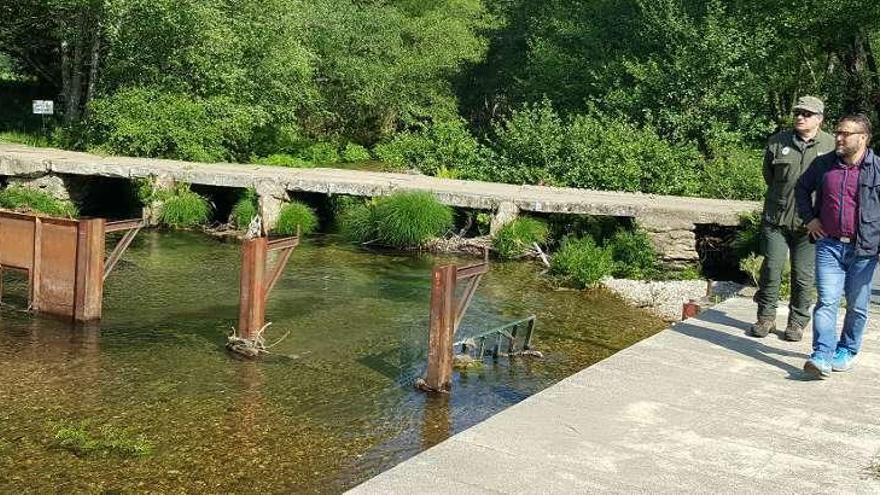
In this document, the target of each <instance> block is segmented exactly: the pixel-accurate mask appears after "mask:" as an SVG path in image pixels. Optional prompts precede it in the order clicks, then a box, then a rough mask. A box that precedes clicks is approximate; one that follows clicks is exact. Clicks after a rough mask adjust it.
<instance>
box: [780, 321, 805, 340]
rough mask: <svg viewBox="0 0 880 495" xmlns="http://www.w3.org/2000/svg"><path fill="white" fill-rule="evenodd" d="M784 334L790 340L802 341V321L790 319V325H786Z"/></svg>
mask: <svg viewBox="0 0 880 495" xmlns="http://www.w3.org/2000/svg"><path fill="white" fill-rule="evenodd" d="M782 336H783V337H785V340H787V341H789V342H800V341H801V339H803V338H804V327H803V325H801V324H800V323H797V322H795V321H790V322H788V326H786V327H785V333H784V334H782Z"/></svg>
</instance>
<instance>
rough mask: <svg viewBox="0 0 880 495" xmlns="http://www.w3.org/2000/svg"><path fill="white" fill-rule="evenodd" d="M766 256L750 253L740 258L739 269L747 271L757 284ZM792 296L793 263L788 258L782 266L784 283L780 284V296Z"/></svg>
mask: <svg viewBox="0 0 880 495" xmlns="http://www.w3.org/2000/svg"><path fill="white" fill-rule="evenodd" d="M763 263H764V257H763V256H761V255H758V254H754V253H752V254H750V255H748V256H746V257H745V258H743V259H742V260H740V262H739V269H740V270H742V271H744V272H746V273H747V274H748V276H749V278H750V279H751V281H752V283H753V284H754V285H755V286H757V285H758V280H759V279H760V277H761V265H762V264H763ZM790 296H791V263H790V262H789V261H788V260H786V261H785V265H784V266H783V268H782V283H781V284H780V285H779V297H780V298H781V299H788V298H789V297H790Z"/></svg>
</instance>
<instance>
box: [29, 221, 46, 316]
mask: <svg viewBox="0 0 880 495" xmlns="http://www.w3.org/2000/svg"><path fill="white" fill-rule="evenodd" d="M33 240H34V245H33V250H34V254H33V258H32V259H33V261H32V264H31V266H30V269H29V270H28V294H29V297H30V301H29V305H28V310H30V311H39V310H40V307H39V306H40V305H39V300H40V285H41V281H42V280H41V279H42V274H43V271H42V264H43V263H42V260H43V222H42V221H41V220H40V217H34V236H33Z"/></svg>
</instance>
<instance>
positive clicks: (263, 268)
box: [238, 235, 299, 339]
mask: <svg viewBox="0 0 880 495" xmlns="http://www.w3.org/2000/svg"><path fill="white" fill-rule="evenodd" d="M297 246H299V236H298V235H297V236H296V237H285V238H283V239H273V240H271V241H269V240H268V239H267V238H265V237H257V238H254V239H247V240H245V241H244V242H243V243H242V246H241V280H240V286H239V287H240V292H239V308H238V330H239V334H240V335H241V337H242V338H246V339H254V338H256V337H257V336H258V335H259V332H260V331H261V330H262V329H263V326H264V325H265V322H266V302H267V301H268V299H269V293H270V292H271V291H272V289H273V288H274V287H275V284H276V283H277V282H278V280H279V279H280V278H281V273H282V272H283V271H284V267H285V266H286V265H287V261H288V260H289V259H290V255H291V254H292V253H293V250H294V249H295V248H296V247H297ZM274 251H277V252H278V256H277V258H276V260H275V264H274V265H273V266H272V267H271V268H269V267H268V266H267V258H268V254H269V253H270V252H274ZM267 274H268V277H267Z"/></svg>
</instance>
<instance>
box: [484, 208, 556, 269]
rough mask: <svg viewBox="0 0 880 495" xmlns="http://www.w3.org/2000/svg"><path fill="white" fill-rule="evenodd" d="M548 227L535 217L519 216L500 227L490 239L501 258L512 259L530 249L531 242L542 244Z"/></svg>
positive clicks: (545, 238)
mask: <svg viewBox="0 0 880 495" xmlns="http://www.w3.org/2000/svg"><path fill="white" fill-rule="evenodd" d="M549 233H550V229H549V228H548V227H547V223H546V222H543V221H541V220H538V219H536V218H528V217H520V218H517V219H515V220H514V221H512V222H510V223H508V224H507V225H505V226H503V227H501V229H500V230H499V231H498V233H496V234H495V237H494V238H493V239H492V247H493V248H494V249H495V251H496V252H497V253H498V256H499V257H500V258H502V259H514V258H520V257H522V256H524V255H525V254H526V253H528V252H529V251H531V249H532V244H533V243H538V244H539V245H544V244H546V242H547V236H548V235H549Z"/></svg>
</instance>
